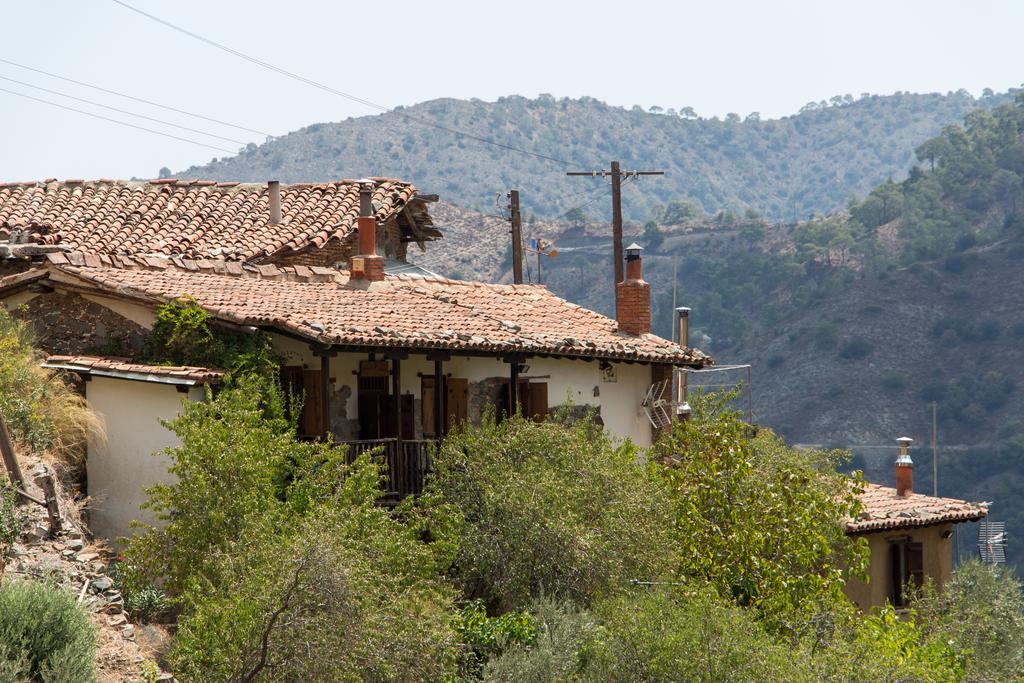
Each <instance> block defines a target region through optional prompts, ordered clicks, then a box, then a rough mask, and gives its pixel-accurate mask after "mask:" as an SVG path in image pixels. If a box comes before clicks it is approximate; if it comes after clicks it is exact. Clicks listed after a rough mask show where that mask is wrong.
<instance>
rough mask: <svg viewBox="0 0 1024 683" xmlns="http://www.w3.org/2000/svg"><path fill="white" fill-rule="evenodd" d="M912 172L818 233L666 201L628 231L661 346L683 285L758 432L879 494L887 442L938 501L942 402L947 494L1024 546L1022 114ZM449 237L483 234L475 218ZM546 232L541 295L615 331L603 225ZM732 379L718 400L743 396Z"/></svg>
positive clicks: (1016, 551) (949, 132) (980, 117)
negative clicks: (827, 448)
mask: <svg viewBox="0 0 1024 683" xmlns="http://www.w3.org/2000/svg"><path fill="white" fill-rule="evenodd" d="M915 155H916V158H917V160H918V164H917V165H915V166H914V167H912V168H911V170H910V172H909V174H908V176H907V178H906V179H904V180H902V181H900V182H896V181H893V180H886V181H884V182H882V183H880V184H879V185H878V186H877V187H875V188H874V189H872V190H871V191H870V192H869V193H867V194H866V196H864V197H863V199H858V200H854V201H852V202H851V203H850V204H849V205H848V207H847V210H846V211H843V212H839V213H833V214H830V215H828V216H825V217H822V218H819V219H817V220H814V221H808V222H803V223H800V224H797V225H792V224H777V223H771V222H768V221H764V220H758V219H756V218H753V217H752V216H751V217H746V216H736V215H729V214H728V213H724V212H723V213H719V214H718V215H716V216H702V215H700V210H699V207H694V206H692V205H691V206H688V205H686V204H685V202H682V201H674V202H670V203H669V204H667V205H664V206H661V207H655V208H654V210H653V211H652V212H651V214H650V218H651V220H650V221H648V222H647V223H646V225H642V224H641V223H639V222H636V223H634V224H632V225H631V226H628V227H627V231H626V232H627V240H634V239H635V240H637V241H639V242H640V243H641V244H645V245H646V246H647V251H646V254H645V257H646V258H645V265H644V268H645V277H646V278H647V279H648V280H649V281H650V282H651V283H652V287H653V291H654V326H655V331H656V332H658V333H660V334H662V335H666V336H667V335H668V334H670V329H671V328H670V324H671V309H672V298H671V297H672V274H673V269H674V268H675V267H678V304H679V305H687V306H690V307H692V308H693V309H694V311H693V313H692V314H691V326H692V330H693V334H692V339H693V342H694V343H695V344H698V345H700V346H701V347H702V348H703V349H704V350H706V351H709V352H711V353H712V354H713V355H714V356H715V357H716V359H717V360H718V361H719V362H720V363H732V362H735V363H753V366H754V367H753V390H754V396H753V399H754V400H753V405H754V419H755V420H756V421H757V422H759V423H761V424H767V425H770V426H771V427H773V428H774V429H777V430H778V431H779V432H781V433H782V434H784V435H786V437H787V438H790V439H792V440H794V441H797V442H803V443H813V444H823V445H836V446H843V447H851V448H854V449H855V453H856V457H855V464H856V465H857V466H859V467H863V468H865V469H866V470H867V472H868V474H869V475H870V478H872V479H873V480H876V481H882V482H885V481H890V480H891V477H892V476H893V473H892V454H893V452H894V451H893V448H892V447H893V445H894V444H893V441H892V440H893V439H894V438H895V437H896V436H900V435H903V434H907V435H909V436H911V437H913V438H915V439H916V440H917V445H918V447H919V450H918V451H917V455H916V456H915V457H916V458H917V461H918V463H919V469H918V471H917V474H916V479H917V486H918V488H919V489H920V490H923V491H929V492H930V491H931V479H932V478H931V454H930V452H929V449H928V448H927V445H928V441H929V437H930V432H931V403H932V401H935V402H936V404H937V415H938V437H939V443H940V446H941V455H940V466H939V480H940V493H942V494H943V495H950V496H958V497H968V498H973V499H993V500H994V501H995V505H994V506H993V508H992V515H993V518H994V519H1003V520H1007V521H1008V522H1010V523H1011V527H1012V529H1013V532H1014V537H1021V536H1024V513H1022V512H1021V508H1020V503H1021V502H1022V501H1021V498H1020V494H1019V491H1020V490H1021V488H1022V486H1024V479H1022V475H1021V474H1020V464H1021V462H1024V424H1022V422H1021V420H1020V415H1022V414H1024V371H1022V368H1024V350H1022V349H1024V346H1022V344H1021V341H1022V340H1024V314H1022V312H1021V307H1020V302H1021V301H1022V300H1024V279H1022V278H1021V277H1020V268H1021V264H1022V263H1024V213H1022V211H1024V180H1022V179H1024V103H1021V102H1020V101H1018V103H1017V104H1006V105H1002V106H1000V107H998V108H996V109H994V110H976V111H974V112H972V113H970V114H969V115H967V116H966V117H965V119H964V121H963V124H962V125H955V126H949V127H947V128H946V129H945V130H944V132H943V133H942V134H941V135H939V136H936V137H933V138H929V139H926V140H925V141H923V142H922V143H920V144H919V145H917V147H916V150H915ZM666 216H668V218H666ZM680 217H681V218H680ZM676 220H683V221H684V222H682V223H680V224H672V223H673V222H675V221H676ZM449 224H450V225H452V226H453V227H454V228H455V230H454V231H455V232H456V233H459V234H461V233H462V232H464V231H466V232H474V228H473V227H471V226H473V225H474V222H473V221H472V219H471V218H470V217H469V216H468V215H466V214H463V215H461V216H459V217H457V218H456V217H450V218H449ZM479 225H483V223H480V224H479ZM538 227H539V228H540V230H539V232H540V233H541V234H543V235H544V236H546V237H548V238H549V239H552V240H553V241H554V243H555V245H556V247H557V248H558V249H559V252H560V253H559V255H558V257H556V258H551V259H546V260H545V262H544V276H545V283H546V284H548V285H549V286H550V287H551V288H552V289H553V290H554V291H556V292H558V293H559V294H561V295H563V296H565V297H567V298H569V299H571V300H573V301H576V302H578V303H580V304H582V305H585V306H588V307H592V308H594V309H595V310H599V311H602V312H604V313H606V314H609V315H612V314H613V313H614V309H613V299H612V296H611V265H612V264H611V262H610V261H611V259H610V255H609V245H608V237H607V236H608V233H609V229H608V227H607V225H605V224H601V223H591V224H588V225H587V227H586V228H585V230H583V231H580V230H579V229H578V228H576V227H575V226H569V225H565V224H564V223H563V229H562V231H561V232H560V233H559V232H556V231H553V230H552V229H551V226H550V225H548V224H538ZM478 234H479V233H478ZM527 234H528V235H530V234H532V233H531V231H530V230H529V229H527ZM493 239H495V240H507V235H504V234H496V235H495V236H494V238H493ZM438 246H441V244H440V243H439V244H438ZM443 248H444V247H443V246H442V247H441V249H443ZM445 263H446V262H444V261H443V260H442V261H439V262H438V265H439V266H442V265H444V264H445ZM482 263H484V262H482ZM507 263H508V261H507V258H506V268H507ZM458 267H459V272H460V274H467V269H468V268H469V266H468V265H467V264H460V265H459V266H458ZM469 274H471V273H469ZM485 275H486V274H485ZM497 277H498V278H505V279H507V277H508V276H507V274H506V273H499V274H498V275H497ZM724 377H725V376H723V375H715V378H716V379H715V382H722V381H729V382H732V381H739V380H741V379H744V377H743V376H742V375H737V376H735V377H730V378H729V379H728V380H725V379H724ZM1013 546H1016V547H1013ZM963 550H964V551H965V552H969V551H970V550H971V548H970V547H963ZM1011 556H1012V557H1013V558H1015V560H1016V561H1017V562H1020V561H1021V560H1024V546H1022V545H1020V544H1011Z"/></svg>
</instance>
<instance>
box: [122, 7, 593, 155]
mask: <svg viewBox="0 0 1024 683" xmlns="http://www.w3.org/2000/svg"><path fill="white" fill-rule="evenodd" d="M112 2H114V3H116V4H118V5H120V6H121V7H124V8H125V9H127V10H131V11H132V12H135V13H136V14H139V15H141V16H143V17H146V18H147V19H149V20H151V21H155V22H157V23H158V24H161V25H163V26H166V27H167V28H169V29H172V30H174V31H177V32H179V33H182V34H184V35H186V36H188V37H190V38H192V39H194V40H198V41H199V42H201V43H205V44H207V45H209V46H211V47H214V48H216V49H218V50H222V51H224V52H227V53H228V54H231V55H234V56H235V57H238V58H239V59H243V60H245V61H247V62H250V63H252V64H255V65H257V66H260V67H262V68H264V69H268V70H270V71H274V72H276V73H278V74H280V75H282V76H285V77H287V78H291V79H293V80H296V81H299V82H300V83H305V84H306V85H309V86H311V87H314V88H317V89H319V90H323V91H324V92H327V93H331V94H332V95H337V96H338V97H343V98H345V99H347V100H351V101H352V102H356V103H358V104H362V105H363V106H366V107H369V108H371V109H376V110H378V111H382V112H389V113H392V114H394V115H396V116H400V117H402V118H404V119H406V120H408V121H413V122H415V123H419V124H421V125H424V126H429V127H431V128H436V129H437V130H441V131H444V132H446V133H451V134H453V135H456V136H460V137H463V138H466V139H469V140H475V141H477V142H480V143H483V144H486V145H492V146H494V147H499V148H501V149H504V150H507V151H510V152H518V153H520V154H526V155H529V156H532V157H535V158H537V159H543V160H545V161H551V162H553V163H556V164H561V165H562V166H572V165H573V164H572V163H571V162H569V161H566V160H564V159H559V158H557V157H553V156H548V155H547V154H541V153H540V152H531V151H530V150H527V149H522V148H520V147H515V146H513V145H508V144H505V143H503V142H497V141H495V140H491V139H490V138H485V137H481V136H479V135H474V134H473V133H467V132H466V131H463V130H458V129H456V128H451V127H449V126H445V125H443V124H440V123H435V122H433V121H430V120H428V119H424V118H420V117H419V116H413V115H412V114H407V113H405V112H401V111H395V110H394V109H391V108H389V107H386V106H384V105H382V104H378V103H376V102H372V101H370V100H367V99H364V98H362V97H359V96H357V95H353V94H351V93H347V92H344V91H342V90H338V89H337V88H333V87H331V86H329V85H325V84H323V83H320V82H319V81H314V80H313V79H311V78H307V77H305V76H302V75H300V74H297V73H295V72H293V71H288V70H287V69H284V68H282V67H279V66H275V65H274V64H271V63H270V62H265V61H263V60H262V59H258V58H256V57H253V56H251V55H248V54H246V53H244V52H241V51H239V50H236V49H234V48H232V47H229V46H227V45H224V44H223V43H218V42H216V41H214V40H211V39H210V38H206V37H204V36H201V35H199V34H198V33H195V32H193V31H190V30H188V29H186V28H183V27H181V26H178V25H176V24H172V23H171V22H169V21H167V20H166V19H161V18H160V17H158V16H155V15H153V14H150V13H149V12H145V11H143V10H141V9H139V8H138V7H134V6H132V5H130V4H128V3H127V2H124V0H112Z"/></svg>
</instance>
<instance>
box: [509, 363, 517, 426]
mask: <svg viewBox="0 0 1024 683" xmlns="http://www.w3.org/2000/svg"><path fill="white" fill-rule="evenodd" d="M509 368H510V369H511V370H510V371H509V411H510V413H511V415H509V416H508V417H510V418H511V417H512V416H513V415H518V413H519V359H518V358H512V359H511V360H510V361H509Z"/></svg>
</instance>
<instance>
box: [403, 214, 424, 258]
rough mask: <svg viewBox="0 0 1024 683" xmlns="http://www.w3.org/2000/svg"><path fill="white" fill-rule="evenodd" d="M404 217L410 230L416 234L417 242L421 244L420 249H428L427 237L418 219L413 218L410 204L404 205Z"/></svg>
mask: <svg viewBox="0 0 1024 683" xmlns="http://www.w3.org/2000/svg"><path fill="white" fill-rule="evenodd" d="M402 218H403V219H404V220H405V224H406V225H407V226H409V231H410V232H411V233H412V234H413V235H414V236H415V238H416V244H417V245H418V246H419V248H420V251H426V250H427V245H426V238H425V237H424V235H423V231H422V230H420V226H419V224H418V223H417V222H416V219H415V218H413V215H412V211H410V210H409V205H408V204H406V205H405V206H403V207H402Z"/></svg>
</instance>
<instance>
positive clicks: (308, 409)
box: [301, 370, 326, 436]
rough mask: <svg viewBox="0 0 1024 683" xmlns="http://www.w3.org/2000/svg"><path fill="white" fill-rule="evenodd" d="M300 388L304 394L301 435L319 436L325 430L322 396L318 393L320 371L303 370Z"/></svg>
mask: <svg viewBox="0 0 1024 683" xmlns="http://www.w3.org/2000/svg"><path fill="white" fill-rule="evenodd" d="M302 388H303V390H304V391H305V393H306V396H305V401H304V402H303V404H302V419H301V423H302V433H303V434H304V435H306V436H320V435H322V434H323V433H324V432H325V431H326V430H325V422H324V404H323V396H322V395H321V391H320V371H319V370H303V371H302Z"/></svg>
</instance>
